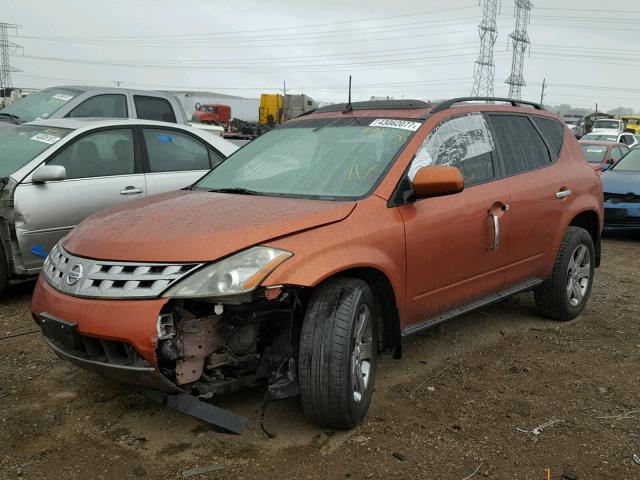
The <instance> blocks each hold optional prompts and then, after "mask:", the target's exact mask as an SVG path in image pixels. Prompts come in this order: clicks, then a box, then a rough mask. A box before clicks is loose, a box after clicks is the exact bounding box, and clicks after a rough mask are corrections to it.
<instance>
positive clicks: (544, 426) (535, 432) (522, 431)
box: [516, 420, 564, 435]
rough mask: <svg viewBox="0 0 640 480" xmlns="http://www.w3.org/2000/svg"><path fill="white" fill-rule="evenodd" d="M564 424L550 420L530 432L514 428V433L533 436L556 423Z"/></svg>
mask: <svg viewBox="0 0 640 480" xmlns="http://www.w3.org/2000/svg"><path fill="white" fill-rule="evenodd" d="M561 422H564V420H551V421H549V422H547V423H543V424H542V425H538V426H537V427H536V428H534V429H532V430H525V429H523V428H519V427H516V431H518V432H520V433H533V434H534V435H540V434H541V433H542V432H543V430H544V429H545V428H548V427H551V426H553V425H555V424H556V423H561Z"/></svg>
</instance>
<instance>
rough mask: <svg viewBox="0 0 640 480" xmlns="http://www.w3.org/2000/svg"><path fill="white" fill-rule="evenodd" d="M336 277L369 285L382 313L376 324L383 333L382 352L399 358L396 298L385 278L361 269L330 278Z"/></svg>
mask: <svg viewBox="0 0 640 480" xmlns="http://www.w3.org/2000/svg"><path fill="white" fill-rule="evenodd" d="M336 277H351V278H359V279H361V280H364V281H365V282H367V283H368V284H369V287H371V290H372V291H373V295H374V296H375V298H376V300H378V304H379V305H380V309H381V311H382V318H381V319H380V320H379V324H378V331H381V332H383V334H382V345H381V347H382V350H383V351H389V352H392V355H393V356H394V358H400V356H401V354H402V340H401V335H400V315H399V313H398V306H397V305H396V296H395V293H394V291H393V287H392V286H391V282H390V281H389V279H388V278H387V276H386V275H385V274H384V273H382V272H381V271H380V270H377V269H375V268H370V267H361V268H351V269H349V270H344V271H342V272H339V273H337V274H335V275H333V277H331V278H336Z"/></svg>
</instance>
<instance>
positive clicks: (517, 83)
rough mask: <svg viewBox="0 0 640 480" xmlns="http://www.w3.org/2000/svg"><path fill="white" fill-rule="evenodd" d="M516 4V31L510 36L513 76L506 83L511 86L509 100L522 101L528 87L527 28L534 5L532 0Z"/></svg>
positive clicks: (520, 1) (517, 1)
mask: <svg viewBox="0 0 640 480" xmlns="http://www.w3.org/2000/svg"><path fill="white" fill-rule="evenodd" d="M515 3H516V12H515V17H516V29H515V30H514V31H513V32H511V34H509V38H511V40H512V41H513V56H512V58H511V75H509V77H508V78H507V79H506V80H505V82H504V83H507V84H509V98H516V99H520V96H521V94H522V87H524V86H526V82H525V81H524V76H523V75H522V72H523V71H524V54H525V52H526V51H527V48H529V45H530V44H531V42H530V41H529V34H528V33H527V27H528V26H529V20H530V19H531V8H532V7H533V4H532V3H531V1H530V0H515Z"/></svg>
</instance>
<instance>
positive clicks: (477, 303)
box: [402, 280, 543, 337]
mask: <svg viewBox="0 0 640 480" xmlns="http://www.w3.org/2000/svg"><path fill="white" fill-rule="evenodd" d="M542 282H543V280H527V281H526V282H523V283H519V284H517V285H514V286H513V287H509V288H507V289H506V290H503V291H501V292H498V293H494V294H492V295H489V296H488V297H484V298H481V299H479V300H474V301H473V302H470V303H467V304H466V305H462V306H460V307H457V308H454V309H453V310H449V311H448V312H445V313H441V314H439V315H435V316H433V317H430V318H427V319H426V320H424V321H423V322H420V323H416V324H414V325H410V326H408V327H407V328H405V329H404V330H402V336H403V337H406V336H408V335H413V334H414V333H417V332H420V331H421V330H425V329H427V328H432V327H435V326H436V325H439V324H441V323H444V322H446V321H448V320H451V319H453V318H455V317H459V316H460V315H464V314H465V313H469V312H471V311H473V310H476V309H478V308H481V307H486V306H487V305H491V304H492V303H496V302H499V301H501V300H504V299H506V298H509V297H512V296H513V295H516V294H518V293H520V292H524V291H526V290H530V289H532V288H534V287H536V286H538V285H540V284H541V283H542Z"/></svg>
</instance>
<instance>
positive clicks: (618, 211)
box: [602, 149, 640, 230]
mask: <svg viewBox="0 0 640 480" xmlns="http://www.w3.org/2000/svg"><path fill="white" fill-rule="evenodd" d="M602 190H603V192H604V227H605V229H608V230H640V149H632V150H631V151H630V152H629V153H628V154H627V155H625V156H624V157H623V158H622V159H621V160H620V161H619V162H618V163H616V164H615V165H614V166H613V167H611V168H610V169H609V170H607V171H606V172H604V173H603V174H602Z"/></svg>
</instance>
